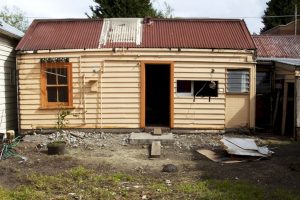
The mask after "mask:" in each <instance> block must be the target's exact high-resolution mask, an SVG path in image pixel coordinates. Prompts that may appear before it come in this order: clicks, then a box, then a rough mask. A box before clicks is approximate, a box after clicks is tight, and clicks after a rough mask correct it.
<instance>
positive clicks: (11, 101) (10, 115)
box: [0, 19, 24, 133]
mask: <svg viewBox="0 0 300 200" xmlns="http://www.w3.org/2000/svg"><path fill="white" fill-rule="evenodd" d="M23 35H24V33H23V32H21V31H19V30H18V29H16V28H14V27H12V26H10V25H8V24H7V23H5V22H4V21H3V20H1V19H0V133H5V132H6V131H7V130H17V129H18V118H17V116H18V115H17V86H16V76H15V75H16V52H15V50H14V48H15V47H16V46H17V44H18V42H19V41H20V39H21V38H22V36H23Z"/></svg>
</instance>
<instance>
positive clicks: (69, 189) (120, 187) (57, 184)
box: [0, 166, 300, 200]
mask: <svg viewBox="0 0 300 200" xmlns="http://www.w3.org/2000/svg"><path fill="white" fill-rule="evenodd" d="M25 178H26V182H28V185H24V186H21V187H17V188H14V189H12V190H9V189H4V188H1V187H0V199H1V200H35V199H38V200H40V199H62V200H63V199H76V198H77V199H91V200H93V199H108V200H109V199H131V200H135V199H141V196H142V195H146V196H147V198H151V199H207V200H208V199H211V200H218V199H220V200H221V199H222V200H231V199H241V200H248V199H249V200H250V199H257V200H260V199H261V200H265V199H270V200H274V199H283V200H292V199H300V196H299V195H297V194H295V193H291V192H289V191H287V190H282V189H277V190H274V191H273V190H268V189H267V188H261V187H258V186H255V185H253V184H250V183H244V182H240V181H228V180H227V181H226V180H225V181H223V180H204V181H195V182H180V181H179V182H176V180H172V183H173V185H171V186H167V185H166V183H165V181H164V180H160V179H154V178H151V177H150V178H149V177H148V176H140V177H138V176H131V175H128V174H126V173H113V174H98V173H96V172H95V171H93V170H90V169H86V168H84V167H81V166H79V167H75V168H72V169H70V170H67V171H65V172H64V173H60V174H57V175H54V176H48V175H41V174H30V175H28V176H26V177H25ZM137 186H138V187H137Z"/></svg>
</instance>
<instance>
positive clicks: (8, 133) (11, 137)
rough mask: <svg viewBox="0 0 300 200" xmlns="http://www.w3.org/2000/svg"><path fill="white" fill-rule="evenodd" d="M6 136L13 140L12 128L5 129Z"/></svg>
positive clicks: (13, 132)
mask: <svg viewBox="0 0 300 200" xmlns="http://www.w3.org/2000/svg"><path fill="white" fill-rule="evenodd" d="M6 137H7V139H8V140H13V139H14V138H15V131H14V130H8V131H6Z"/></svg>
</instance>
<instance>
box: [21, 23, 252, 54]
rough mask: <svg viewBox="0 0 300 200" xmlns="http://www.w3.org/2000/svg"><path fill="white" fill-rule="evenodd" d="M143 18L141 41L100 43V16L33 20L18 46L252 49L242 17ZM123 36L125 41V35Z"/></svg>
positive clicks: (45, 47)
mask: <svg viewBox="0 0 300 200" xmlns="http://www.w3.org/2000/svg"><path fill="white" fill-rule="evenodd" d="M144 22H145V23H143V24H142V30H141V31H142V35H141V38H142V41H141V43H140V44H139V43H137V42H122V41H113V40H107V41H106V42H105V43H103V41H100V35H101V32H103V31H102V25H103V20H101V19H98V20H94V19H93V20H92V19H69V20H35V21H34V22H33V24H32V25H31V26H30V28H29V30H28V31H27V33H26V34H25V37H24V38H23V39H22V40H21V42H20V43H19V45H18V46H17V50H48V49H49V50H54V49H84V48H86V49H87V48H91V49H95V48H113V47H117V48H122V47H125V48H126V47H129V48H130V47H132V48H195V49H211V48H212V49H255V44H254V42H253V39H252V37H251V35H250V33H249V31H248V29H247V27H246V24H245V22H244V21H242V20H227V19H226V20H225V19H150V20H147V19H145V20H144ZM125 25H126V23H125ZM120 30H126V29H125V28H122V29H120ZM125 35H126V34H125ZM122 40H124V41H127V40H126V38H125V39H122ZM128 41H130V40H128ZM100 43H101V44H100Z"/></svg>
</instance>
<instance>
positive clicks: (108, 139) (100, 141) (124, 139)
mask: <svg viewBox="0 0 300 200" xmlns="http://www.w3.org/2000/svg"><path fill="white" fill-rule="evenodd" d="M119 136H120V137H121V138H120V137H118V138H117V139H119V141H118V143H119V144H120V145H122V146H126V145H127V144H128V141H129V135H128V134H120V135H119ZM115 139H116V137H114V135H113V134H112V133H104V132H81V131H74V130H72V131H69V130H62V131H60V132H52V133H51V134H48V135H43V134H36V135H26V136H25V137H24V138H23V140H24V141H26V142H35V143H38V145H37V149H38V150H41V149H43V148H45V147H46V146H47V144H48V143H50V142H53V141H56V140H59V141H65V142H66V144H67V146H68V147H71V148H79V147H80V148H86V149H91V148H93V147H97V148H99V147H100V148H105V147H109V146H113V144H115V143H116V141H114V140H115Z"/></svg>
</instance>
